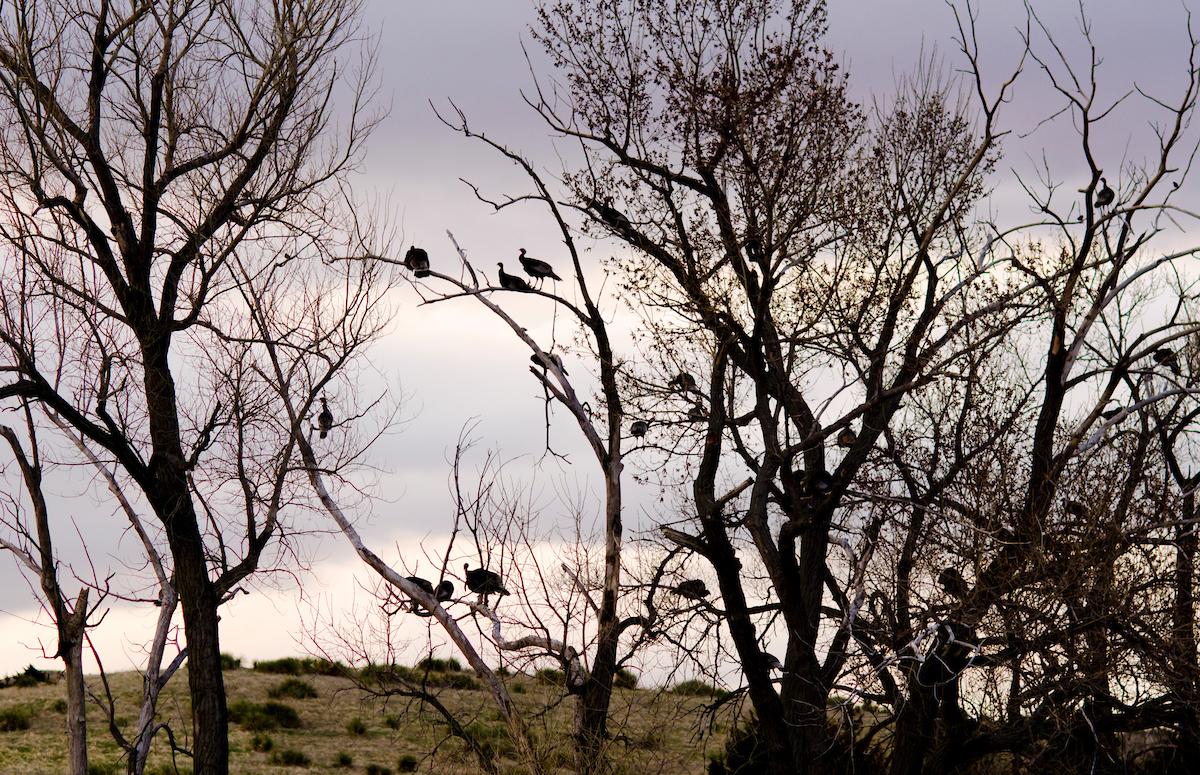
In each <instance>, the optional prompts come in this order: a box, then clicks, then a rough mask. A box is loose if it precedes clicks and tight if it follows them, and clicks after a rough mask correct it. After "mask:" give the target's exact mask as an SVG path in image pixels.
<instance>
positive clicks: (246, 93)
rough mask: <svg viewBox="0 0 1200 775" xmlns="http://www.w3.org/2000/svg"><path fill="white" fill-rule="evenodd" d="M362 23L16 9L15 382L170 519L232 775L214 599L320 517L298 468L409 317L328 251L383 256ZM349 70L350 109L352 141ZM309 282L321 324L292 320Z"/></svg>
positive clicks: (223, 755)
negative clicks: (283, 535) (362, 199)
mask: <svg viewBox="0 0 1200 775" xmlns="http://www.w3.org/2000/svg"><path fill="white" fill-rule="evenodd" d="M357 12H358V3H356V2H353V1H352V0H347V1H346V2H317V1H315V0H285V1H284V2H275V3H265V2H252V3H249V4H246V3H234V2H223V1H221V2H204V3H200V2H189V1H187V0H183V1H181V2H165V1H163V0H141V1H139V2H134V3H129V4H125V5H121V6H117V5H114V4H111V3H108V2H97V3H90V2H84V3H80V2H75V1H74V0H61V1H58V0H56V1H55V2H51V3H45V2H41V1H40V0H39V1H38V2H32V1H31V0H30V1H26V0H18V2H14V3H6V4H5V5H4V7H3V9H2V17H0V111H2V114H3V117H4V129H3V132H4V142H3V144H2V145H3V150H2V151H0V175H3V180H4V186H3V189H4V191H3V194H0V201H2V202H3V209H4V214H3V219H2V223H0V236H2V238H3V241H4V244H5V245H6V250H5V258H4V264H3V267H4V268H3V280H4V289H5V290H4V292H3V296H2V297H0V308H2V311H3V315H4V325H3V330H0V341H2V342H3V345H4V356H3V358H4V369H5V371H6V373H7V374H8V380H7V381H6V383H5V384H4V385H3V386H0V397H2V398H4V399H6V400H10V401H11V400H14V399H17V400H22V401H33V402H38V403H40V404H41V405H42V406H43V407H44V408H45V409H46V411H47V412H49V413H52V414H54V415H56V416H57V417H59V418H61V420H62V421H63V422H64V423H66V424H67V425H69V426H70V427H71V428H72V429H73V431H74V433H77V434H79V436H80V437H81V438H82V439H83V440H85V441H86V443H87V444H89V445H92V446H93V447H94V448H95V449H96V450H98V452H97V454H98V455H100V456H101V457H102V458H103V459H104V461H105V464H106V465H115V466H116V467H117V470H118V471H119V472H120V478H121V479H122V487H123V488H125V489H126V491H127V492H129V493H131V494H132V493H136V499H137V500H138V501H142V502H144V503H145V505H146V507H148V508H149V509H150V511H151V512H152V513H153V514H154V515H155V517H156V519H157V520H158V522H159V523H160V525H161V533H160V538H161V540H162V541H164V542H165V544H166V546H167V547H168V549H169V553H170V556H171V560H172V572H173V574H174V584H175V586H176V589H177V590H178V595H179V602H180V605H181V608H182V613H183V620H184V631H185V635H186V641H187V652H188V663H189V671H188V676H189V682H190V688H191V695H192V714H193V736H192V748H193V751H192V752H193V757H194V769H195V771H196V772H197V773H206V774H207V773H225V772H227V771H228V743H227V726H228V725H227V720H226V709H225V696H224V688H223V682H222V676H221V669H220V648H219V637H218V628H217V622H218V618H219V617H218V615H217V608H218V606H219V605H220V604H221V601H222V600H223V599H224V598H225V597H226V596H227V595H228V594H230V593H231V592H232V591H233V590H234V589H235V588H236V586H237V585H238V584H239V583H240V582H242V581H243V580H244V579H246V578H247V577H248V576H250V575H251V574H252V573H254V572H255V571H256V570H257V569H258V568H259V566H260V564H261V563H262V562H263V561H264V560H266V559H271V553H270V552H271V549H270V548H271V547H272V546H273V542H274V541H275V539H277V538H278V537H279V534H280V526H281V522H280V519H281V510H282V509H284V508H291V507H293V506H295V507H296V509H299V508H302V505H300V504H298V502H297V500H296V496H297V492H298V490H297V487H300V488H303V487H304V479H303V477H302V476H300V475H299V474H296V473H295V472H294V470H293V465H292V457H293V455H294V454H295V444H296V439H297V438H298V437H300V436H302V435H303V434H305V433H307V432H308V431H309V427H310V425H309V421H308V419H307V416H308V413H309V411H310V409H309V408H310V407H311V406H312V405H313V403H314V402H315V401H316V400H317V398H318V397H320V396H322V395H324V393H325V392H326V391H330V392H331V391H332V390H333V389H334V388H336V387H338V383H337V382H336V377H337V374H338V373H339V370H340V369H342V368H344V367H345V366H346V364H347V363H348V362H350V360H351V359H352V358H353V357H354V355H355V354H356V353H357V352H358V350H359V349H360V348H361V347H362V346H363V344H364V343H365V342H366V341H367V340H368V339H369V337H370V336H372V335H374V334H376V333H378V330H379V323H378V316H379V315H380V314H384V313H385V311H386V308H385V307H377V308H376V309H375V310H374V311H369V312H368V311H367V310H366V308H365V306H363V305H368V304H371V303H374V302H375V301H376V298H375V288H377V287H378V286H379V285H380V284H381V283H384V282H386V280H387V277H386V276H382V275H380V274H379V273H377V272H375V271H374V270H373V269H372V268H371V266H370V262H369V261H368V262H366V263H365V264H363V263H361V262H359V263H353V264H323V265H318V264H317V263H316V261H315V259H316V258H317V257H322V256H323V257H329V256H333V255H345V254H346V252H347V247H348V248H349V251H350V252H351V253H352V254H361V253H363V252H369V251H368V250H367V248H368V247H369V246H370V245H371V243H370V240H371V238H370V236H369V234H367V232H366V231H364V230H360V229H358V228H357V227H356V226H355V224H354V223H353V222H351V221H350V220H348V215H347V213H348V212H349V207H348V204H349V203H348V201H347V200H346V197H345V196H344V190H343V187H342V186H340V185H339V184H340V183H341V181H342V177H343V173H345V172H346V171H347V170H349V169H351V168H352V167H353V166H354V165H355V163H356V162H357V160H358V154H359V151H360V148H361V144H362V142H363V140H364V138H365V137H366V134H367V132H368V131H369V130H370V128H371V127H372V126H373V124H374V117H372V116H370V115H368V114H366V113H365V105H366V99H367V98H368V97H369V96H370V95H369V90H368V86H369V75H370V67H371V62H370V58H369V56H366V57H363V56H362V54H361V48H360V47H359V46H358V45H357V42H358V38H357V35H358V31H357V28H356V14H357ZM346 60H348V61H346ZM346 73H350V74H351V75H352V76H354V78H352V82H351V83H350V87H351V91H350V94H351V95H352V100H353V103H352V105H351V109H350V111H349V113H348V114H347V115H348V116H349V118H348V119H347V120H346V122H345V126H344V127H342V131H340V132H333V131H331V130H332V126H331V122H332V121H333V115H332V112H331V111H332V107H331V105H332V103H331V98H332V96H333V92H334V90H335V88H341V87H340V86H339V84H341V83H342V77H343V75H344V74H346ZM358 235H367V236H365V237H364V238H363V240H359V239H358ZM385 247H386V246H375V251H374V252H381V251H382V249H384V248H385ZM301 283H303V287H304V288H306V289H307V290H309V292H310V293H311V294H312V295H311V296H310V300H309V302H308V303H307V304H305V305H302V306H301V308H302V309H303V311H304V317H303V318H302V319H299V320H297V319H296V318H294V317H293V318H286V325H285V317H280V314H281V313H282V312H287V313H291V312H293V311H294V310H293V308H292V307H291V305H289V304H287V303H285V301H284V299H283V298H282V296H283V294H286V293H289V292H293V293H294V292H296V291H297V290H298V289H300V288H301V287H302V286H301ZM323 294H324V295H323ZM255 304H259V305H260V306H257V307H256V306H254V305H255ZM356 304H357V305H359V306H357V307H356V306H354V305H356ZM263 331H266V332H267V333H268V335H269V336H271V337H273V341H274V342H275V343H276V344H277V345H278V346H279V347H283V348H287V349H288V350H289V351H290V352H292V353H293V354H294V356H295V357H294V358H293V361H294V364H295V367H294V368H293V370H292V372H291V373H289V374H287V375H285V376H286V377H287V380H288V381H287V387H288V389H290V390H293V391H297V395H300V396H301V406H302V407H303V412H302V414H300V415H299V416H297V417H295V418H293V421H292V422H281V421H280V420H279V418H280V417H281V416H283V413H282V412H281V411H279V410H278V407H277V405H272V403H271V401H272V400H274V396H275V395H276V394H277V390H275V389H273V388H271V387H270V386H273V385H274V384H275V382H276V380H277V379H278V378H279V375H277V374H273V373H268V372H266V371H265V370H264V368H263V367H262V366H261V365H260V361H259V360H258V358H260V357H261V354H260V349H261V346H262V343H261V341H260V340H259V338H258V337H259V335H260V332H263ZM343 335H347V336H343ZM329 398H331V399H333V401H332V403H333V405H334V406H335V407H336V408H337V409H338V411H339V413H340V414H341V415H342V416H341V417H340V418H339V423H338V424H337V425H336V426H335V427H334V433H333V434H332V443H334V444H338V443H342V447H341V451H342V452H345V453H347V454H345V455H338V454H335V455H333V457H331V461H336V460H346V459H352V457H353V455H352V454H351V449H352V447H353V445H354V443H356V440H357V437H356V436H354V435H353V434H350V433H345V432H341V433H340V432H339V430H343V431H344V430H346V429H348V428H350V427H351V425H350V423H352V422H353V420H354V418H355V417H356V416H357V414H358V411H357V410H356V409H355V407H354V404H353V403H351V401H353V400H354V398H356V397H354V396H351V395H350V394H349V393H348V392H347V394H346V396H345V399H346V403H345V404H339V401H338V397H337V396H336V395H331V396H329ZM367 403H368V404H369V402H367ZM328 465H333V463H329V464H328ZM131 497H132V495H131Z"/></svg>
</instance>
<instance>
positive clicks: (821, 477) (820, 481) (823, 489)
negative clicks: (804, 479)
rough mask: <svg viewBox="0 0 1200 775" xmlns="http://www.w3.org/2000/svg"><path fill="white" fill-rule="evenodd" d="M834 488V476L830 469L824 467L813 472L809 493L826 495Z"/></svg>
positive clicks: (810, 478)
mask: <svg viewBox="0 0 1200 775" xmlns="http://www.w3.org/2000/svg"><path fill="white" fill-rule="evenodd" d="M800 473H801V474H803V473H804V472H803V471H801V472H800ZM832 489H833V477H832V476H830V474H829V472H828V471H826V470H824V469H822V470H820V471H813V472H812V473H811V475H810V477H809V487H808V494H809V495H824V494H825V493H827V492H829V491H830V490H832Z"/></svg>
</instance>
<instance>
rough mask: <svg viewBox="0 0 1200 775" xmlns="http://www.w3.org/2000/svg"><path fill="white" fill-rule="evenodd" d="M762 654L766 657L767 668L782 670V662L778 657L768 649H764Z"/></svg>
mask: <svg viewBox="0 0 1200 775" xmlns="http://www.w3.org/2000/svg"><path fill="white" fill-rule="evenodd" d="M763 656H764V657H766V660H767V669H768V670H780V671H782V670H783V663H782V662H780V661H779V657H777V656H775V655H774V654H772V653H771V652H769V651H764V652H763Z"/></svg>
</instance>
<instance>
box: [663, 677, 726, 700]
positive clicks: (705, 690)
mask: <svg viewBox="0 0 1200 775" xmlns="http://www.w3.org/2000/svg"><path fill="white" fill-rule="evenodd" d="M670 691H671V694H681V695H683V696H685V697H713V698H714V699H720V698H721V697H724V696H725V695H726V694H729V692H727V691H725V690H724V689H718V688H717V687H715V686H713V685H712V684H707V683H704V682H703V681H699V680H696V679H695V678H693V679H691V680H688V681H681V682H680V683H677V684H675V685H674V686H672V687H671V690H670Z"/></svg>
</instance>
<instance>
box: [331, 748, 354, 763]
mask: <svg viewBox="0 0 1200 775" xmlns="http://www.w3.org/2000/svg"><path fill="white" fill-rule="evenodd" d="M353 765H354V757H352V756H351V755H350V754H348V753H346V752H345V751H338V755H337V756H335V757H333V766H334V767H351V766H353Z"/></svg>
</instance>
